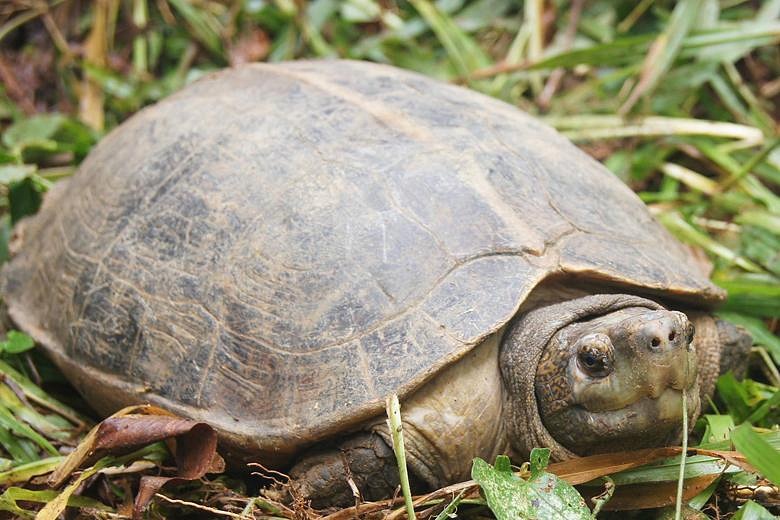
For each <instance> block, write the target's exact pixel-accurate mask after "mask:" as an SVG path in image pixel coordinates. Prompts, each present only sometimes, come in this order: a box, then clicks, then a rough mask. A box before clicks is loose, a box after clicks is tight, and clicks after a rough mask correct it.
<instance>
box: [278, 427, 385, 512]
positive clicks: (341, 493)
mask: <svg viewBox="0 0 780 520" xmlns="http://www.w3.org/2000/svg"><path fill="white" fill-rule="evenodd" d="M347 468H349V470H348V471H347ZM290 479H291V481H292V483H293V484H292V485H293V489H294V492H296V493H298V494H300V496H301V497H302V498H304V499H305V500H309V501H311V505H312V507H314V508H315V509H323V508H327V507H347V506H351V505H354V504H355V500H356V497H355V496H354V493H353V491H352V488H351V486H350V484H349V479H351V480H352V482H354V484H355V486H356V487H357V489H358V490H359V492H360V495H361V498H362V499H363V500H364V501H373V500H380V499H383V498H388V497H391V496H392V495H393V493H394V492H395V489H396V488H397V487H398V483H399V477H398V467H397V466H396V461H395V454H394V453H393V450H392V448H391V447H390V446H388V445H387V443H386V442H385V441H384V439H382V437H380V436H379V435H377V434H376V433H369V432H364V433H358V434H355V435H353V436H351V437H349V438H348V439H346V440H344V441H342V442H340V443H338V444H337V445H336V446H334V447H331V448H330V449H325V450H312V451H310V452H306V453H304V455H303V456H302V457H301V458H300V459H299V460H298V462H297V463H296V464H295V465H294V466H293V467H292V469H291V470H290Z"/></svg>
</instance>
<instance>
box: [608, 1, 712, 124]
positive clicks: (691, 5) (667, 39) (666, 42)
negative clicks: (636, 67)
mask: <svg viewBox="0 0 780 520" xmlns="http://www.w3.org/2000/svg"><path fill="white" fill-rule="evenodd" d="M701 3H702V2H701V0H681V1H680V2H677V5H676V6H675V7H674V11H673V12H672V16H671V18H670V20H669V24H668V25H667V26H666V30H665V31H664V32H663V33H662V34H661V35H659V36H658V38H656V39H655V41H654V42H653V44H652V45H651V46H650V50H649V52H648V53H647V56H646V57H645V61H644V63H643V64H642V73H641V75H640V77H639V81H638V82H637V85H636V87H634V90H633V91H632V92H631V94H630V95H629V97H628V100H627V101H626V103H625V104H624V105H623V108H622V109H621V110H623V111H628V110H629V109H630V108H631V107H632V106H633V105H634V104H635V103H636V102H637V101H638V100H639V99H640V98H641V97H642V96H644V95H646V94H649V93H650V92H652V91H653V90H654V89H655V87H656V86H657V85H658V83H659V82H660V81H661V78H662V77H663V76H664V74H665V73H666V72H667V71H668V70H669V69H670V68H671V66H672V63H674V60H675V59H676V58H677V55H678V54H679V52H680V50H681V49H682V46H683V41H684V39H685V37H686V36H687V35H688V32H689V31H690V30H691V28H692V27H693V26H694V22H695V20H696V13H697V12H698V11H699V9H700V7H701Z"/></svg>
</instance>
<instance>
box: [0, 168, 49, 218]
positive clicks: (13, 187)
mask: <svg viewBox="0 0 780 520" xmlns="http://www.w3.org/2000/svg"><path fill="white" fill-rule="evenodd" d="M8 202H9V205H10V208H9V209H10V213H11V222H12V223H13V224H16V223H17V222H19V221H20V220H21V219H22V218H24V217H26V216H28V215H33V214H34V213H36V212H37V211H38V208H40V207H41V202H43V195H42V194H41V189H40V185H39V184H37V183H36V182H35V181H33V179H32V178H31V177H25V178H24V179H22V180H21V181H18V182H13V183H11V184H10V185H9V187H8Z"/></svg>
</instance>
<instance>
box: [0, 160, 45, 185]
mask: <svg viewBox="0 0 780 520" xmlns="http://www.w3.org/2000/svg"><path fill="white" fill-rule="evenodd" d="M37 169H38V168H37V167H36V166H35V165H34V164H4V165H2V166H0V184H11V183H14V182H19V181H21V180H24V179H26V178H27V177H29V176H30V175H32V174H33V173H35V172H36V170H37Z"/></svg>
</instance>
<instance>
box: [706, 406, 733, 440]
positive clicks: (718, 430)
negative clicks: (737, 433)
mask: <svg viewBox="0 0 780 520" xmlns="http://www.w3.org/2000/svg"><path fill="white" fill-rule="evenodd" d="M702 420H703V421H704V423H705V424H706V428H705V430H704V435H702V439H701V442H702V445H704V444H709V443H713V442H720V441H725V440H728V439H729V436H730V435H731V430H732V429H733V428H734V419H732V417H731V416H730V415H714V414H706V415H703V416H702Z"/></svg>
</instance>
